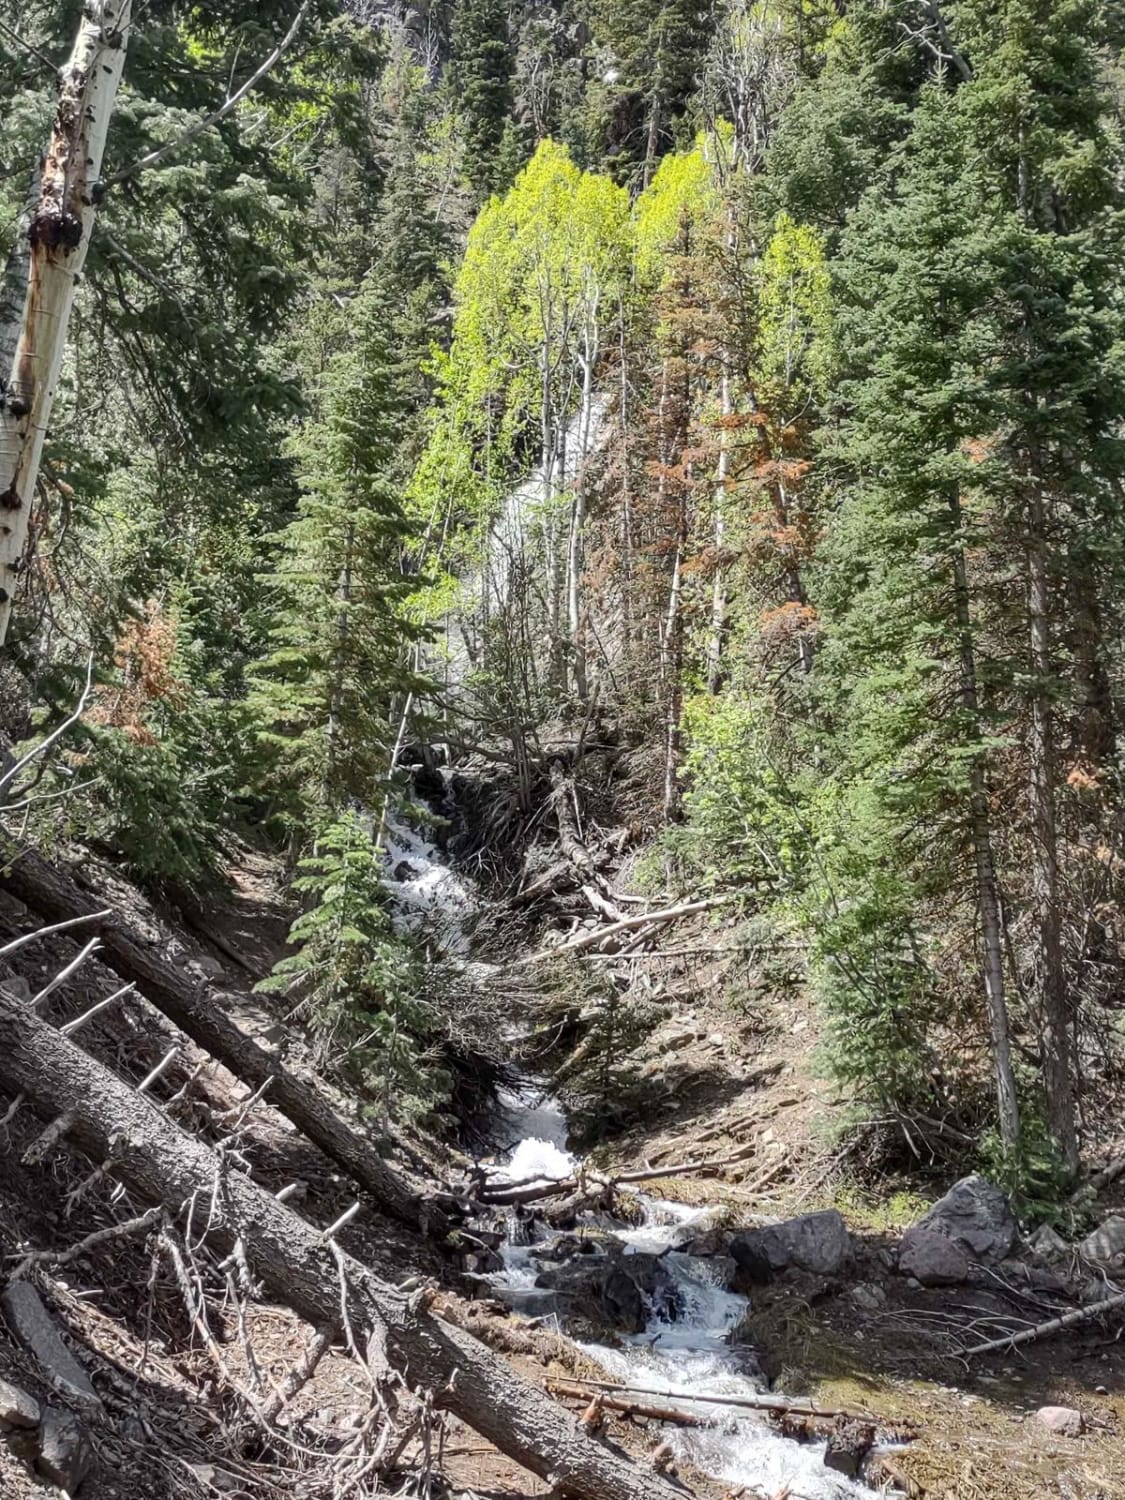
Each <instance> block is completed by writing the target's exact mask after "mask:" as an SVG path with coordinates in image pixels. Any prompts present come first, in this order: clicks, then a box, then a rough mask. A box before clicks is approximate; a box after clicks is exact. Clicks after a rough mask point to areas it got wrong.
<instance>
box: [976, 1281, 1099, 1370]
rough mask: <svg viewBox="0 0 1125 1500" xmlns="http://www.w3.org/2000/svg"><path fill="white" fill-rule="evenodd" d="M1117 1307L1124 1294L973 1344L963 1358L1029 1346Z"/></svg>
mask: <svg viewBox="0 0 1125 1500" xmlns="http://www.w3.org/2000/svg"><path fill="white" fill-rule="evenodd" d="M1118 1307H1125V1292H1119V1293H1118V1294H1117V1296H1116V1297H1105V1298H1103V1299H1102V1301H1101V1302H1091V1303H1090V1305H1089V1306H1088V1307H1077V1308H1075V1309H1074V1311H1073V1312H1068V1313H1063V1314H1062V1316H1061V1317H1058V1318H1048V1319H1047V1321H1046V1322H1045V1323H1036V1325H1035V1327H1034V1328H1024V1329H1021V1330H1020V1332H1019V1333H1010V1334H1007V1335H1006V1336H1005V1337H1004V1338H1002V1339H989V1340H988V1342H987V1343H985V1344H974V1345H973V1347H972V1348H971V1349H966V1350H965V1351H964V1356H963V1357H964V1358H965V1359H969V1358H971V1357H972V1356H973V1355H974V1354H992V1353H993V1352H994V1351H995V1350H997V1349H1014V1348H1015V1347H1016V1346H1017V1344H1030V1343H1031V1342H1032V1341H1033V1340H1034V1339H1041V1338H1045V1337H1046V1335H1047V1334H1049V1333H1058V1332H1059V1331H1060V1330H1061V1329H1063V1328H1073V1327H1074V1326H1075V1324H1077V1323H1089V1322H1090V1321H1091V1320H1092V1319H1094V1318H1100V1317H1101V1316H1102V1314H1103V1313H1108V1312H1113V1311H1114V1309H1115V1308H1118Z"/></svg>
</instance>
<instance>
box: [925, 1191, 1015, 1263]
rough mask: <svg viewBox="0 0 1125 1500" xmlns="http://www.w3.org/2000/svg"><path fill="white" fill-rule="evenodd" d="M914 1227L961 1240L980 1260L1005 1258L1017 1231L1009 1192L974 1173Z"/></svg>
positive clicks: (947, 1194)
mask: <svg viewBox="0 0 1125 1500" xmlns="http://www.w3.org/2000/svg"><path fill="white" fill-rule="evenodd" d="M915 1227H916V1228H918V1229H929V1230H933V1231H934V1232H935V1233H937V1234H944V1235H946V1236H947V1237H948V1238H949V1239H951V1240H956V1241H958V1242H959V1243H960V1244H961V1245H963V1246H964V1248H965V1249H966V1250H968V1251H969V1252H970V1253H971V1254H972V1255H975V1256H977V1257H978V1258H979V1259H980V1260H1003V1259H1004V1257H1005V1256H1006V1255H1007V1254H1008V1252H1009V1251H1010V1250H1011V1248H1012V1245H1013V1244H1014V1243H1015V1239H1016V1234H1017V1232H1018V1225H1017V1224H1016V1220H1015V1215H1014V1214H1013V1213H1012V1207H1011V1204H1010V1203H1009V1202H1008V1197H1007V1194H1006V1193H1005V1192H1004V1191H1003V1189H1002V1188H998V1187H997V1186H996V1184H995V1183H994V1182H989V1181H988V1179H987V1178H985V1177H977V1176H975V1175H974V1176H972V1177H962V1178H961V1180H960V1182H955V1183H954V1184H953V1186H952V1187H951V1188H950V1189H949V1192H948V1193H946V1195H945V1197H944V1198H940V1199H939V1200H938V1202H937V1203H935V1204H934V1206H933V1208H931V1209H930V1211H929V1213H928V1214H926V1215H925V1216H924V1217H923V1218H922V1219H920V1220H919V1221H918V1224H917V1225H916V1226H915Z"/></svg>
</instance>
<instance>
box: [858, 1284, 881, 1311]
mask: <svg viewBox="0 0 1125 1500" xmlns="http://www.w3.org/2000/svg"><path fill="white" fill-rule="evenodd" d="M850 1296H851V1299H852V1301H853V1303H854V1304H855V1305H856V1307H858V1308H859V1310H860V1312H866V1313H875V1312H879V1310H880V1309H881V1308H883V1307H885V1306H886V1305H887V1294H886V1292H885V1291H884V1290H883V1288H882V1287H881V1286H877V1285H876V1284H875V1282H873V1281H861V1282H860V1283H859V1284H858V1286H853V1287H852V1289H851V1292H850Z"/></svg>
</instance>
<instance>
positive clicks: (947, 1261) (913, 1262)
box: [898, 1227, 972, 1286]
mask: <svg viewBox="0 0 1125 1500" xmlns="http://www.w3.org/2000/svg"><path fill="white" fill-rule="evenodd" d="M898 1268H899V1271H900V1272H901V1274H902V1275H903V1276H913V1277H914V1278H915V1279H916V1280H917V1281H919V1282H920V1283H921V1285H922V1286H960V1285H961V1283H962V1282H965V1281H968V1279H969V1275H970V1272H971V1271H972V1266H971V1264H970V1262H969V1257H968V1256H967V1255H966V1254H965V1252H964V1250H963V1249H962V1248H961V1245H960V1244H959V1242H958V1241H957V1240H951V1239H949V1238H948V1236H946V1235H944V1234H939V1233H938V1232H937V1230H936V1229H922V1228H920V1227H915V1228H914V1229H908V1230H907V1231H906V1233H905V1234H904V1235H903V1237H902V1240H901V1242H900V1244H899V1247H898Z"/></svg>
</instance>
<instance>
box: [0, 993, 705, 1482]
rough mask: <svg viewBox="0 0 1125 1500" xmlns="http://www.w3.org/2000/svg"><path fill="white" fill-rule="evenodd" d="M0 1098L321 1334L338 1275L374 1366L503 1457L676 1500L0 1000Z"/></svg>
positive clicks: (462, 1336) (550, 1473)
mask: <svg viewBox="0 0 1125 1500" xmlns="http://www.w3.org/2000/svg"><path fill="white" fill-rule="evenodd" d="M0 1086H2V1087H3V1088H4V1089H5V1090H6V1091H7V1092H9V1093H12V1094H15V1093H18V1092H22V1093H23V1094H24V1095H26V1097H27V1098H28V1099H29V1100H30V1101H31V1103H32V1104H33V1105H34V1106H35V1107H36V1109H37V1110H39V1111H40V1112H41V1113H43V1114H44V1115H47V1116H51V1117H54V1116H57V1115H58V1114H59V1113H60V1112H62V1111H64V1110H65V1111H66V1113H67V1114H68V1117H69V1120H68V1129H67V1138H68V1139H69V1140H70V1141H72V1142H73V1143H74V1144H75V1145H77V1146H79V1147H81V1148H82V1150H84V1151H86V1152H87V1153H89V1154H90V1155H91V1156H92V1157H93V1158H94V1159H95V1160H97V1161H99V1162H102V1161H105V1162H107V1163H108V1164H109V1170H110V1172H111V1173H112V1175H113V1176H114V1177H116V1178H118V1179H119V1180H120V1181H121V1182H123V1183H124V1184H125V1185H126V1186H127V1187H128V1188H129V1189H130V1191H132V1192H134V1193H136V1194H137V1195H138V1196H140V1197H142V1198H144V1199H147V1200H148V1201H150V1202H155V1203H161V1204H164V1205H166V1206H167V1207H168V1208H169V1209H170V1210H171V1211H172V1212H178V1211H179V1210H180V1208H181V1207H182V1206H183V1205H184V1204H185V1203H187V1202H188V1201H189V1200H190V1199H192V1198H193V1197H195V1198H198V1199H199V1200H201V1201H204V1202H206V1203H208V1204H209V1210H208V1224H209V1226H210V1227H211V1232H212V1233H213V1235H214V1238H215V1240H216V1242H217V1244H219V1245H220V1246H221V1247H223V1248H226V1247H228V1246H229V1245H231V1244H232V1243H233V1241H234V1240H235V1239H236V1238H237V1237H241V1238H242V1241H243V1244H244V1246H245V1249H246V1254H247V1258H248V1260H249V1262H250V1266H251V1270H252V1272H253V1274H254V1275H255V1277H257V1278H259V1279H260V1280H261V1281H262V1283H263V1284H264V1285H265V1286H266V1287H267V1288H269V1289H270V1291H271V1292H272V1293H273V1295H274V1296H276V1297H277V1298H278V1299H279V1300H280V1301H282V1302H284V1303H286V1304H287V1305H288V1306H289V1307H291V1308H292V1309H293V1310H294V1311H295V1312H296V1313H297V1314H298V1315H299V1316H300V1317H302V1318H304V1319H305V1320H306V1321H307V1322H308V1323H310V1324H312V1325H313V1326H315V1327H322V1326H324V1325H331V1324H334V1323H335V1322H336V1320H337V1319H338V1317H339V1314H340V1306H341V1275H342V1276H343V1278H344V1279H345V1281H346V1293H345V1295H346V1304H347V1309H348V1317H349V1321H350V1323H351V1327H352V1331H353V1333H354V1334H355V1336H356V1338H357V1341H358V1342H360V1344H361V1347H362V1346H363V1345H364V1344H365V1345H366V1348H367V1351H368V1357H369V1358H371V1359H373V1360H375V1361H382V1360H385V1361H387V1362H389V1363H390V1364H392V1365H394V1366H395V1367H396V1368H397V1369H399V1370H401V1371H403V1372H404V1374H405V1375H406V1378H407V1380H408V1381H409V1383H410V1385H411V1386H413V1387H414V1388H416V1389H422V1390H430V1391H432V1392H433V1395H434V1400H435V1404H436V1405H437V1406H439V1407H444V1408H446V1409H447V1410H449V1411H451V1412H453V1413H454V1414H455V1415H456V1416H458V1417H460V1418H461V1420H462V1421H464V1422H466V1423H468V1425H469V1426H470V1427H472V1428H474V1429H475V1430H476V1431H477V1432H479V1433H480V1434H481V1436H482V1437H484V1438H486V1439H487V1440H488V1441H489V1442H491V1443H494V1444H495V1445H496V1447H497V1448H499V1449H500V1450H501V1451H502V1452H504V1453H506V1454H507V1455H508V1456H509V1457H511V1458H513V1459H514V1460H515V1461H516V1462H517V1463H519V1464H522V1465H523V1466H524V1467H525V1468H527V1469H529V1470H530V1471H531V1472H532V1473H533V1474H537V1475H538V1476H539V1477H540V1478H542V1479H544V1480H546V1481H547V1482H548V1483H549V1484H550V1485H552V1486H553V1487H554V1492H555V1493H556V1494H558V1495H564V1496H571V1497H576V1500H677V1497H678V1493H679V1492H678V1491H677V1490H675V1489H673V1488H672V1487H671V1486H670V1485H669V1484H667V1483H666V1482H665V1481H664V1480H662V1479H660V1478H658V1477H656V1476H654V1475H649V1474H644V1473H642V1472H641V1471H639V1470H638V1469H636V1468H635V1467H634V1466H633V1464H631V1463H630V1462H629V1461H628V1459H626V1458H625V1457H624V1456H622V1455H621V1454H620V1453H618V1452H615V1451H613V1450H612V1449H610V1448H608V1447H605V1446H603V1445H601V1444H599V1443H598V1442H596V1441H595V1440H594V1439H593V1438H591V1437H590V1436H589V1435H588V1434H587V1433H586V1432H584V1431H583V1430H582V1429H581V1427H580V1426H579V1425H578V1424H577V1423H576V1422H575V1420H574V1418H573V1417H572V1416H571V1415H570V1414H569V1413H568V1412H566V1411H565V1410H563V1408H561V1407H560V1406H559V1405H558V1404H557V1403H556V1402H554V1401H552V1400H551V1398H550V1397H549V1396H547V1395H546V1394H545V1393H544V1392H543V1391H541V1390H539V1389H538V1388H537V1387H535V1386H533V1385H531V1384H530V1383H529V1382H528V1381H526V1380H524V1379H523V1377H522V1376H520V1375H517V1374H516V1372H515V1371H514V1370H513V1369H512V1368H511V1367H510V1366H509V1365H507V1364H506V1363H505V1362H504V1361H503V1360H502V1359H501V1358H499V1356H497V1355H495V1354H493V1353H492V1352H491V1350H489V1349H487V1348H486V1347H485V1346H484V1345H483V1344H481V1343H480V1342H479V1341H478V1340H477V1339H475V1338H473V1336H472V1335H471V1334H469V1333H467V1332H465V1331H464V1330H463V1329H461V1328H459V1327H458V1326H457V1325H456V1324H453V1323H449V1322H445V1321H442V1320H441V1319H439V1318H437V1317H435V1316H433V1315H432V1314H431V1313H430V1312H428V1311H427V1310H426V1308H425V1305H424V1299H423V1300H422V1301H419V1299H417V1298H414V1299H412V1298H411V1297H408V1296H406V1295H405V1294H403V1293H402V1292H398V1291H396V1290H395V1289H393V1288H392V1287H389V1286H387V1284H386V1283H385V1282H382V1281H380V1280H379V1279H378V1278H377V1277H376V1276H375V1275H374V1274H373V1273H372V1272H371V1271H370V1270H368V1269H367V1268H366V1267H365V1266H363V1265H361V1264H360V1262H359V1261H356V1260H353V1259H352V1258H351V1257H350V1256H345V1255H339V1259H337V1255H338V1254H339V1252H338V1251H336V1250H335V1248H334V1246H333V1245H332V1244H331V1243H330V1242H326V1241H325V1237H324V1235H323V1234H321V1233H319V1232H318V1231H317V1230H316V1229H315V1228H314V1227H313V1226H312V1225H311V1224H308V1223H307V1222H306V1221H305V1220H304V1219H301V1218H299V1217H298V1216H297V1215H296V1214H295V1213H293V1212H292V1211H291V1210H290V1209H289V1208H287V1207H286V1206H285V1205H284V1204H283V1203H279V1202H278V1201H277V1199H276V1198H275V1197H273V1196H271V1194H269V1193H267V1192H265V1191H264V1190H263V1189H262V1188H259V1187H258V1186H257V1185H256V1184H255V1183H253V1182H251V1180H250V1179H249V1178H248V1177H247V1176H246V1175H245V1174H244V1173H242V1172H240V1171H238V1170H237V1169H236V1168H234V1167H233V1166H232V1165H231V1164H230V1163H229V1162H228V1161H223V1160H221V1159H220V1158H219V1157H218V1156H217V1155H216V1154H215V1153H214V1152H213V1151H212V1150H211V1149H210V1148H209V1147H208V1146H206V1145H204V1144H203V1142H202V1141H200V1140H198V1139H197V1138H196V1137H194V1136H192V1135H189V1134H187V1133H186V1132H185V1131H183V1130H181V1129H180V1128H179V1126H177V1125H174V1124H173V1123H172V1122H171V1121H170V1120H169V1119H168V1118H167V1116H166V1115H164V1114H162V1113H161V1112H160V1111H159V1110H158V1109H156V1108H155V1107H154V1106H153V1105H152V1104H151V1103H149V1102H148V1101H147V1100H146V1099H144V1098H143V1097H142V1096H140V1095H138V1094H137V1092H136V1091H135V1090H134V1089H132V1088H130V1087H129V1086H128V1084H125V1083H123V1082H122V1081H121V1080H120V1079H118V1078H116V1077H115V1076H114V1074H113V1073H111V1072H110V1071H109V1069H107V1068H105V1067H103V1066H102V1064H101V1063H98V1062H96V1061H95V1060H94V1059H93V1058H91V1057H89V1056H87V1054H86V1053H84V1052H82V1051H80V1050H79V1049H78V1048H77V1047H75V1046H74V1045H73V1044H72V1043H71V1042H68V1041H67V1040H66V1038H65V1037H63V1036H61V1035H60V1034H59V1032H57V1031H55V1030H54V1029H53V1028H52V1027H50V1026H48V1025H47V1024H46V1023H45V1022H43V1021H41V1020H39V1018H38V1017H36V1016H35V1015H33V1014H31V1013H30V1012H29V1011H28V1010H27V1009H26V1007H24V1006H23V1005H21V1004H20V1003H19V1002H18V1001H15V1000H12V999H10V998H9V997H7V996H6V995H4V994H3V992H2V991H0Z"/></svg>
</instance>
